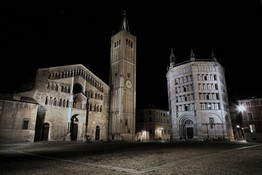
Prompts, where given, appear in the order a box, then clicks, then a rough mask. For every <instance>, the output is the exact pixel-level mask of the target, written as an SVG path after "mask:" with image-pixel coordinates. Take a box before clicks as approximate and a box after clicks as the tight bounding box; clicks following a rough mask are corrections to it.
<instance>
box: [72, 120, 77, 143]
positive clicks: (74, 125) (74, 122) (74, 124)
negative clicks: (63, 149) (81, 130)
mask: <svg viewBox="0 0 262 175" xmlns="http://www.w3.org/2000/svg"><path fill="white" fill-rule="evenodd" d="M70 133H71V140H72V141H74V140H77V133H78V119H77V118H76V117H73V118H72V119H71V131H70Z"/></svg>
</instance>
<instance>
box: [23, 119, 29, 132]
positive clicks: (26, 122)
mask: <svg viewBox="0 0 262 175" xmlns="http://www.w3.org/2000/svg"><path fill="white" fill-rule="evenodd" d="M28 126H29V119H25V120H24V121H23V127H22V129H23V130H27V129H28Z"/></svg>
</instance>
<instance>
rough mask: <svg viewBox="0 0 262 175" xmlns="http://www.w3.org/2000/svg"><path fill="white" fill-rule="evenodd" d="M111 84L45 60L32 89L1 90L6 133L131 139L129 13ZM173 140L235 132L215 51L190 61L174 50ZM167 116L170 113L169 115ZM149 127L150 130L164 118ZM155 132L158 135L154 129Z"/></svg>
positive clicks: (115, 43)
mask: <svg viewBox="0 0 262 175" xmlns="http://www.w3.org/2000/svg"><path fill="white" fill-rule="evenodd" d="M110 53H111V55H110V79H109V85H107V84H106V83H105V82H103V81H102V80H101V79H100V78H99V77H97V76H96V75H95V74H94V73H92V72H91V71H89V70H88V69H87V68H86V67H85V66H83V65H82V64H77V65H66V66H58V67H48V68H41V69H38V70H37V74H36V78H35V84H34V87H33V88H32V89H31V90H29V91H24V92H20V93H17V94H13V95H12V97H10V96H8V95H6V96H3V97H1V98H0V141H5V140H9V141H29V142H35V141H59V140H68V141H74V140H79V141H80V140H86V139H90V140H94V141H95V140H97V141H98V140H99V141H101V140H104V141H108V140H111V141H113V140H126V141H133V140H136V139H137V137H138V136H137V135H138V133H139V132H140V131H136V36H134V35H132V34H131V33H130V31H129V26H128V22H127V18H126V15H125V14H124V16H123V21H122V23H121V28H120V31H119V32H118V33H116V34H114V35H113V36H112V37H111V52H110ZM167 84H168V92H167V93H168V101H169V111H168V113H169V115H170V123H171V124H172V129H171V131H170V133H169V134H170V140H175V139H181V138H185V139H203V138H206V137H217V138H231V137H232V131H231V123H230V117H229V111H228V110H229V109H228V100H227V90H226V84H225V77H224V72H223V68H222V66H221V65H220V64H219V63H218V62H217V61H216V59H215V57H213V59H211V60H205V61H203V60H197V59H195V57H194V54H193V52H192V53H191V58H190V60H189V61H187V62H185V63H179V64H175V56H174V53H173V52H171V55H170V66H169V69H168V72H167ZM165 121H168V120H165ZM148 122H149V124H148V125H145V127H144V128H142V129H143V130H144V131H145V133H146V134H147V135H150V136H151V135H154V134H156V132H157V129H156V130H155V131H154V130H152V129H149V127H150V126H152V124H153V123H155V126H160V125H159V123H160V121H159V120H156V121H155V120H152V121H151V120H149V121H148ZM148 138H149V139H150V138H152V137H148Z"/></svg>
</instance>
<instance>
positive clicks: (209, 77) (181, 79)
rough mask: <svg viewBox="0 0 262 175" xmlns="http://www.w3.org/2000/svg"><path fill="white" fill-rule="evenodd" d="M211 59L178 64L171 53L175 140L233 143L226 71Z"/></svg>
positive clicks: (170, 95)
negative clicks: (229, 141) (226, 141)
mask: <svg viewBox="0 0 262 175" xmlns="http://www.w3.org/2000/svg"><path fill="white" fill-rule="evenodd" d="M211 57H212V59H195V56H194V53H193V51H192V50H191V53H190V60H188V61H185V62H182V63H178V64H175V55H174V53H173V50H171V55H170V64H169V66H168V70H167V75H166V77H167V88H168V104H169V112H170V116H171V120H172V140H188V139H190V140H231V139H232V138H233V132H232V126H231V119H230V113H229V102H228V96H227V87H226V81H225V75H224V68H223V67H222V66H221V65H220V64H219V63H218V62H217V59H216V58H215V55H214V52H212V56H211Z"/></svg>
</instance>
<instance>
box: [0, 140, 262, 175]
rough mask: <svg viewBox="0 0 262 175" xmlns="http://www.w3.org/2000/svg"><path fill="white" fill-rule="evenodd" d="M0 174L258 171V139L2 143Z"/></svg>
mask: <svg viewBox="0 0 262 175" xmlns="http://www.w3.org/2000/svg"><path fill="white" fill-rule="evenodd" d="M0 156H1V159H0V161H1V164H0V174H3V175H8V174H10V175H13V174H17V175H18V174H19V175H21V174H26V175H44V174H52V175H53V174H63V175H67V174H68V175H69V174H77V175H82V174H88V175H89V174H96V175H98V174H103V175H107V174H108V175H115V174H117V175H120V174H121V175H125V174H143V175H153V174H156V175H158V174H159V175H160V174H165V175H167V174H172V175H173V174H174V175H175V174H183V175H187V174H190V175H192V174H194V175H211V174H219V175H222V174H225V175H228V174H230V175H231V174H232V175H234V174H236V175H241V174H250V175H253V174H254V175H256V174H257V175H258V174H259V175H260V174H261V173H262V143H255V142H253V143H247V142H238V141H234V142H220V141H213V142H172V143H135V142H134V143H131V142H129V143H126V142H119V143H116V142H114V143H83V142H36V143H12V144H11V143H2V144H0Z"/></svg>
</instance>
